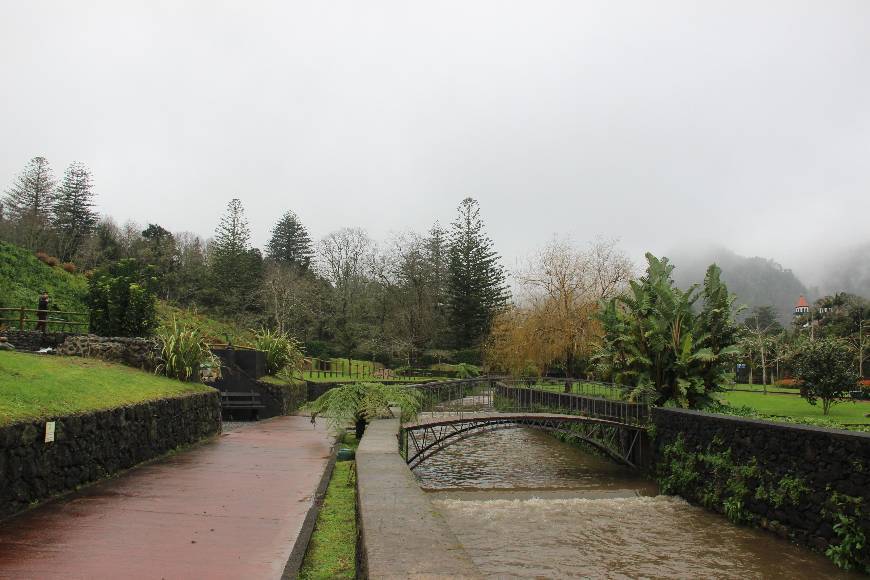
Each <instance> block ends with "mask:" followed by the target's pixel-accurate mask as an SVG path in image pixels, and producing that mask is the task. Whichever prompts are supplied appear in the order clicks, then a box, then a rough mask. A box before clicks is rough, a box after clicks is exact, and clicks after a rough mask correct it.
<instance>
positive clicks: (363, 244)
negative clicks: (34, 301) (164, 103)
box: [0, 157, 508, 366]
mask: <svg viewBox="0 0 870 580" xmlns="http://www.w3.org/2000/svg"><path fill="white" fill-rule="evenodd" d="M93 206H94V191H93V185H92V179H91V174H90V172H89V171H88V170H87V168H85V167H84V166H83V165H82V164H79V163H75V164H73V165H71V166H70V168H69V169H67V171H66V173H65V175H64V178H63V180H62V181H61V182H60V183H59V184H58V183H56V182H55V179H54V177H53V176H52V172H51V169H50V167H49V165H48V162H47V161H46V160H45V159H44V158H42V157H36V158H34V159H33V160H31V162H30V163H29V164H28V166H27V167H26V168H25V169H24V171H23V172H22V173H21V174H20V175H19V176H18V177H17V178H16V179H15V181H14V183H13V184H12V186H11V187H10V188H9V189H8V190H7V191H6V193H5V196H4V197H3V202H2V206H0V238H2V239H4V240H7V241H10V242H12V243H15V244H17V245H19V246H22V247H25V248H28V249H30V250H31V251H34V252H36V251H43V252H47V253H52V254H55V255H57V256H58V257H59V258H60V259H61V260H63V261H65V262H70V261H71V262H74V263H75V265H76V267H77V268H78V269H79V270H80V271H83V272H88V271H91V270H96V269H98V268H103V267H105V266H109V265H112V264H117V263H118V262H120V261H121V260H128V259H130V260H134V261H136V262H137V263H139V264H140V265H141V266H142V267H145V266H148V271H149V273H150V275H151V276H152V277H151V278H150V279H151V280H152V282H153V283H152V284H151V286H152V287H153V289H154V290H155V292H156V293H157V295H158V297H159V298H160V299H161V300H164V301H166V302H167V303H169V304H173V305H176V306H179V307H182V308H196V309H197V310H199V311H200V312H203V313H206V314H212V315H214V316H215V317H218V318H222V319H225V320H229V321H231V322H233V323H234V324H235V326H236V327H237V328H239V329H245V328H253V327H261V326H263V327H268V328H272V329H274V330H278V331H281V332H286V333H288V334H291V335H293V336H296V337H297V338H298V339H299V340H301V341H302V342H303V343H304V344H305V345H306V350H307V353H308V354H309V355H311V356H319V357H327V356H354V357H360V358H367V359H371V358H374V359H378V360H383V361H384V362H389V363H391V364H394V365H411V366H413V365H417V364H424V363H428V362H434V361H442V360H443V361H453V360H455V361H456V362H479V359H480V345H481V343H482V342H483V341H484V339H485V337H486V335H487V333H488V332H489V328H490V324H491V322H492V319H493V317H494V315H495V314H496V313H497V312H498V311H499V310H500V309H502V307H503V306H504V305H505V303H506V301H507V299H508V289H507V284H506V281H505V273H504V268H503V267H502V265H501V259H500V256H499V255H498V253H497V252H496V251H495V249H494V244H493V242H492V240H491V239H490V238H489V237H488V235H487V234H486V231H485V226H484V222H483V219H482V217H481V215H480V207H479V204H478V203H477V201H475V200H474V199H472V198H466V199H464V200H463V201H462V202H461V203H460V205H459V207H458V210H457V215H456V218H455V220H454V221H453V222H452V223H451V224H450V226H448V227H443V226H441V225H440V224H439V223H437V222H436V223H435V224H434V225H433V226H432V227H431V229H430V230H429V231H428V232H425V233H419V232H406V233H404V234H401V235H397V236H395V237H394V238H393V239H392V240H390V241H389V242H387V243H380V244H379V243H377V242H375V241H374V240H373V239H372V238H371V237H369V235H368V234H367V233H366V232H365V231H364V230H362V229H360V228H353V227H344V228H340V229H337V230H335V231H333V232H331V233H329V234H328V235H326V236H325V237H324V238H323V239H321V240H319V241H314V240H312V238H311V237H310V235H309V233H308V230H307V228H306V227H305V225H304V224H303V223H302V221H301V219H300V218H299V216H298V215H297V214H296V213H294V212H292V211H287V212H285V213H284V214H283V215H282V216H281V217H280V218H279V219H278V221H277V223H276V224H275V225H274V227H273V228H272V231H271V236H270V238H269V240H268V243H267V244H266V246H265V248H264V251H261V250H260V249H258V248H255V247H253V246H252V243H251V231H250V226H249V224H248V221H247V219H246V217H245V210H244V207H243V205H242V202H241V201H240V200H239V199H233V200H231V201H230V202H229V204H228V205H227V207H226V210H225V212H224V214H223V216H222V217H221V219H220V222H219V224H218V225H217V228H216V229H215V232H214V236H213V237H212V238H209V239H204V238H202V237H200V236H198V235H196V234H192V233H189V232H174V233H173V232H170V231H169V230H167V229H166V228H164V227H162V226H160V225H158V224H153V223H151V224H147V225H146V226H144V227H143V226H140V225H138V224H135V223H127V224H124V225H123V226H119V225H118V224H117V223H116V222H115V221H114V220H112V218H111V217H102V218H101V217H100V216H99V215H98V214H97V213H96V212H95V211H94V209H93Z"/></svg>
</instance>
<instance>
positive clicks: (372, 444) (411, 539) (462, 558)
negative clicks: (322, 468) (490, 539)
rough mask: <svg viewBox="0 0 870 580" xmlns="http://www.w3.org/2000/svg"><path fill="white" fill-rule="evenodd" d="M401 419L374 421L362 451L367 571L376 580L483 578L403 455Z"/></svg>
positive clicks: (360, 472) (359, 468)
mask: <svg viewBox="0 0 870 580" xmlns="http://www.w3.org/2000/svg"><path fill="white" fill-rule="evenodd" d="M398 431H399V420H398V419H381V420H377V421H372V422H371V423H370V424H369V426H368V428H367V429H366V432H365V435H363V438H362V441H361V442H360V446H359V449H357V452H356V469H357V493H358V498H359V505H358V506H357V509H358V510H359V520H360V523H361V532H362V545H361V549H362V552H363V553H362V554H361V556H362V560H363V566H364V567H365V569H366V571H367V572H368V576H369V577H370V578H373V579H374V578H376V579H378V580H386V579H413V580H423V579H427V580H429V579H448V578H449V579H451V580H458V579H466V580H472V579H475V580H477V579H479V578H482V577H483V576H482V575H481V574H480V572H479V571H478V569H477V568H476V567H475V565H474V563H473V562H472V560H471V558H469V556H468V554H467V553H466V552H465V550H464V549H463V548H462V545H461V544H460V543H459V540H457V539H456V536H455V535H454V534H453V532H451V531H450V529H449V528H448V527H447V522H446V521H444V518H443V517H442V516H441V514H440V513H438V512H437V510H435V509H434V508H433V507H432V503H431V502H430V501H429V498H427V497H426V494H425V493H424V492H423V490H421V489H420V485H419V483H417V480H416V479H414V475H413V474H412V473H411V470H410V469H408V466H407V465H406V464H405V461H404V460H403V459H402V458H401V456H399V446H398V442H397V441H396V433H397V432H398Z"/></svg>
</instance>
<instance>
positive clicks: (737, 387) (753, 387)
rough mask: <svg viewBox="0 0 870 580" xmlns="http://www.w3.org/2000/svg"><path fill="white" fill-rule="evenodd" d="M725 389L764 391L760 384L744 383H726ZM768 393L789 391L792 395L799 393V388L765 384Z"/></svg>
mask: <svg viewBox="0 0 870 580" xmlns="http://www.w3.org/2000/svg"><path fill="white" fill-rule="evenodd" d="M724 388H725V390H726V391H734V390H736V391H753V392H758V393H763V392H764V387H763V386H761V385H749V384H746V383H742V384H736V385H728V386H726V387H724ZM767 392H768V393H791V394H793V395H800V392H801V390H800V389H787V388H786V387H777V386H774V385H767Z"/></svg>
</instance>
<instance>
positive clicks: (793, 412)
mask: <svg viewBox="0 0 870 580" xmlns="http://www.w3.org/2000/svg"><path fill="white" fill-rule="evenodd" d="M719 398H720V399H721V400H722V401H724V402H726V403H728V404H730V405H733V406H735V407H741V406H743V405H745V406H747V407H751V408H753V409H755V410H756V411H758V412H759V413H764V414H766V415H778V416H788V417H810V418H814V419H822V418H825V415H823V414H822V405H821V402H819V403H817V404H816V405H815V406H813V405H810V404H809V403H807V402H806V401H805V400H804V399H802V398H801V397H796V396H794V395H786V394H777V393H768V394H767V395H765V394H763V393H744V392H735V391H730V392H725V393H720V394H719ZM868 413H870V402H866V401H855V402H845V403H839V404H835V405H834V406H833V407H831V411H830V413H829V414H828V415H827V418H828V419H830V420H832V421H836V422H838V423H861V424H870V417H865V416H864V415H866V414H868Z"/></svg>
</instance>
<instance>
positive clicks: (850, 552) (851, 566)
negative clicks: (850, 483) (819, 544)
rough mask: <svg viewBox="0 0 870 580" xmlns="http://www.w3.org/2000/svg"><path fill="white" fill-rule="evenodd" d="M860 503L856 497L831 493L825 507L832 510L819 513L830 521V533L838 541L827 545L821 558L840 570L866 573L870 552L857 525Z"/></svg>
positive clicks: (864, 535) (867, 572)
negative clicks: (832, 524)
mask: <svg viewBox="0 0 870 580" xmlns="http://www.w3.org/2000/svg"><path fill="white" fill-rule="evenodd" d="M828 490H829V491H830V486H828ZM861 503H862V498H860V497H855V496H851V495H846V494H842V493H837V492H836V491H835V492H833V493H832V494H831V497H830V499H829V500H828V504H829V505H830V506H831V508H832V509H827V508H826V509H825V510H823V512H822V513H823V514H824V515H825V516H826V517H828V518H829V519H831V520H832V521H833V522H834V533H835V534H837V538H839V540H840V541H839V543H837V544H834V545H831V546H829V547H828V549H827V550H825V555H826V556H827V557H828V558H830V559H831V560H832V561H833V562H834V564H836V565H837V566H839V567H840V568H842V569H843V570H861V571H863V572H864V573H865V574H870V553H868V546H867V537H866V534H865V531H864V528H863V527H862V525H861V516H862V515H863V514H862V511H861Z"/></svg>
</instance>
